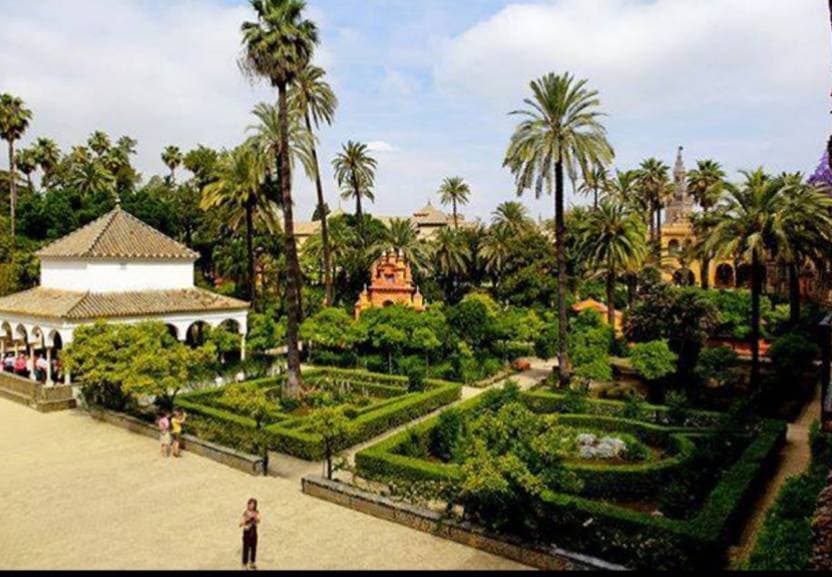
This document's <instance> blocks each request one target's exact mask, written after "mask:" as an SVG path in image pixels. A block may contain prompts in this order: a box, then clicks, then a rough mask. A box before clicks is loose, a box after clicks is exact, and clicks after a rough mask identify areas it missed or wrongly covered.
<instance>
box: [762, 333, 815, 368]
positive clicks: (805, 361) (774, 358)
mask: <svg viewBox="0 0 832 577" xmlns="http://www.w3.org/2000/svg"><path fill="white" fill-rule="evenodd" d="M817 355H818V347H817V345H816V344H814V343H813V342H811V341H809V340H808V339H807V338H806V337H805V336H803V335H802V334H800V333H789V334H786V335H783V336H782V337H780V338H779V339H777V340H776V341H774V344H772V345H771V348H770V349H769V351H768V357H769V358H770V359H771V362H772V365H773V366H774V370H775V371H776V373H777V375H778V377H780V378H781V379H790V378H794V377H795V376H796V375H802V374H805V373H806V370H807V368H811V366H812V362H813V361H814V360H815V359H816V358H817Z"/></svg>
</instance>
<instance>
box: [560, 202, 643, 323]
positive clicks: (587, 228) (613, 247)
mask: <svg viewBox="0 0 832 577" xmlns="http://www.w3.org/2000/svg"><path fill="white" fill-rule="evenodd" d="M646 233H647V231H646V230H645V226H644V223H643V222H642V221H641V219H640V218H639V217H638V216H637V215H635V214H633V213H631V212H629V211H627V209H626V208H625V207H624V206H623V205H622V204H616V203H611V202H607V201H604V202H601V204H600V205H598V208H597V209H596V210H592V211H590V212H589V214H588V215H587V217H586V218H585V219H583V220H582V221H581V227H580V229H579V231H578V239H577V240H578V242H577V247H576V248H577V252H578V254H579V255H581V256H582V257H583V259H584V260H585V262H586V263H587V264H588V265H589V267H590V268H592V269H593V270H595V271H597V272H600V273H602V274H603V275H604V278H605V280H606V288H607V321H608V322H609V325H610V326H611V327H614V326H615V281H616V279H617V278H618V273H619V272H620V271H622V270H626V269H627V268H628V267H631V266H632V265H633V263H636V262H639V261H641V260H642V259H643V258H644V256H645V254H646V253H647V247H646V245H645V239H646V237H647V234H646Z"/></svg>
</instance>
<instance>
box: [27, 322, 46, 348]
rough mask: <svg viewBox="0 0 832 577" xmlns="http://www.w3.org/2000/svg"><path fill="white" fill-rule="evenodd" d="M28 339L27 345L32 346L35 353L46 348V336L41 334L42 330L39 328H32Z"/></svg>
mask: <svg viewBox="0 0 832 577" xmlns="http://www.w3.org/2000/svg"><path fill="white" fill-rule="evenodd" d="M29 339H30V340H29V344H30V345H32V348H33V349H34V350H36V351H37V350H42V349H45V348H46V335H45V334H44V333H43V329H42V328H40V327H39V326H34V327H32V331H31V333H30V336H29Z"/></svg>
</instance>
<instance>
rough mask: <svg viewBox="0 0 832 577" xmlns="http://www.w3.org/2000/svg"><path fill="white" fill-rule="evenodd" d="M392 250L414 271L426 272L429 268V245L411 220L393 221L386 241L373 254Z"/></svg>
mask: <svg viewBox="0 0 832 577" xmlns="http://www.w3.org/2000/svg"><path fill="white" fill-rule="evenodd" d="M390 248H392V249H393V250H395V251H397V252H399V253H401V254H402V256H404V258H405V259H406V260H407V261H408V262H409V263H410V265H411V267H412V268H413V270H414V271H421V270H424V269H425V267H426V266H427V262H428V255H427V245H426V244H425V242H424V241H422V240H421V239H420V238H419V231H418V230H417V229H416V226H415V225H414V224H413V222H412V221H410V220H409V219H406V218H394V219H393V220H391V221H390V224H389V226H388V228H387V234H386V235H385V238H384V240H383V241H382V242H381V243H379V244H378V245H377V246H375V247H374V248H373V253H374V254H380V253H382V252H384V251H385V250H387V249H390Z"/></svg>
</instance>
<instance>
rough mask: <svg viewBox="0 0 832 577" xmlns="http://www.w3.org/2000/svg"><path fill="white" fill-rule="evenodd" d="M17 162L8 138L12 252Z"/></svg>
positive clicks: (12, 143) (12, 144)
mask: <svg viewBox="0 0 832 577" xmlns="http://www.w3.org/2000/svg"><path fill="white" fill-rule="evenodd" d="M16 168H17V162H16V159H15V157H14V140H9V219H10V220H9V227H10V234H11V238H12V254H14V248H15V212H16V210H17V174H16V172H17V171H16Z"/></svg>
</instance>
